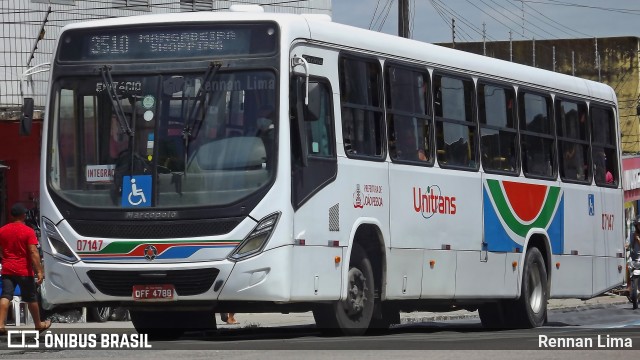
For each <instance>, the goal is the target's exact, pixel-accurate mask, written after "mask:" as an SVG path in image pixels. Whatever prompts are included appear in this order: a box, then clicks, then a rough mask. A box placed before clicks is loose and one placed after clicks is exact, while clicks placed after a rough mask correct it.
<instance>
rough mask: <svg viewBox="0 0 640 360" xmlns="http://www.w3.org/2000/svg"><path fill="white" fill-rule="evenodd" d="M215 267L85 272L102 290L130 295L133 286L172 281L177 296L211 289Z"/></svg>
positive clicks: (120, 294)
mask: <svg viewBox="0 0 640 360" xmlns="http://www.w3.org/2000/svg"><path fill="white" fill-rule="evenodd" d="M219 272H220V270H218V269H189V270H158V271H115V270H89V271H88V272H87V275H88V276H89V279H91V282H93V284H94V285H95V286H96V287H97V288H98V290H100V292H101V293H103V294H105V295H109V296H129V297H130V296H132V293H133V285H160V284H173V285H174V286H175V288H176V293H177V294H178V295H179V296H189V295H198V294H202V293H204V292H205V291H207V290H209V289H210V288H211V285H212V284H213V281H214V280H215V279H216V277H217V276H218V273H219Z"/></svg>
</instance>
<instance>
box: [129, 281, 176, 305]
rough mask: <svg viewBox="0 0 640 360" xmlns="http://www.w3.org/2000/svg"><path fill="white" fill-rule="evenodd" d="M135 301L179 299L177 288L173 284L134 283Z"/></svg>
mask: <svg viewBox="0 0 640 360" xmlns="http://www.w3.org/2000/svg"><path fill="white" fill-rule="evenodd" d="M132 295H133V300H135V301H174V300H177V294H176V289H175V287H174V286H173V285H171V284H163V285H133V294H132Z"/></svg>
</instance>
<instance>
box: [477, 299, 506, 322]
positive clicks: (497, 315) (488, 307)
mask: <svg viewBox="0 0 640 360" xmlns="http://www.w3.org/2000/svg"><path fill="white" fill-rule="evenodd" d="M478 315H479V316H480V322H481V323H482V327H484V328H486V329H503V328H505V327H507V324H506V322H505V318H504V315H505V311H504V309H503V305H502V303H501V302H499V301H497V302H492V303H486V304H482V305H480V307H478Z"/></svg>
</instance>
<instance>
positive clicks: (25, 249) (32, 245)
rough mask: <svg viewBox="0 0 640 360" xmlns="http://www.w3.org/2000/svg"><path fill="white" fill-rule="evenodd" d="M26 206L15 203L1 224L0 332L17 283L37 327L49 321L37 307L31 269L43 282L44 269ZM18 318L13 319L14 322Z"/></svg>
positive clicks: (47, 324) (40, 328) (39, 281)
mask: <svg viewBox="0 0 640 360" xmlns="http://www.w3.org/2000/svg"><path fill="white" fill-rule="evenodd" d="M26 213H27V209H26V208H25V207H24V205H22V204H20V203H16V204H15V205H13V207H12V208H11V216H12V217H13V222H11V223H9V224H7V225H5V226H3V227H2V228H0V254H2V296H1V297H0V332H6V329H5V322H6V320H7V312H8V310H9V302H10V301H11V299H13V292H14V290H15V287H16V285H20V289H21V292H22V300H23V301H24V302H26V303H27V305H28V307H29V312H30V313H31V317H32V318H33V323H34V326H35V329H36V330H39V331H44V330H46V329H48V328H49V327H50V326H51V321H49V320H47V321H44V322H42V321H41V320H40V307H39V306H38V299H37V296H36V286H35V283H34V281H33V277H34V271H33V270H34V269H35V273H36V277H37V280H36V283H37V284H38V285H40V284H42V280H43V279H44V273H43V271H42V265H41V263H40V254H39V253H38V248H37V245H38V239H37V238H36V233H35V231H33V229H32V228H30V227H28V226H27V225H25V223H24V220H25V217H26ZM18 322H19V319H16V324H17V323H18Z"/></svg>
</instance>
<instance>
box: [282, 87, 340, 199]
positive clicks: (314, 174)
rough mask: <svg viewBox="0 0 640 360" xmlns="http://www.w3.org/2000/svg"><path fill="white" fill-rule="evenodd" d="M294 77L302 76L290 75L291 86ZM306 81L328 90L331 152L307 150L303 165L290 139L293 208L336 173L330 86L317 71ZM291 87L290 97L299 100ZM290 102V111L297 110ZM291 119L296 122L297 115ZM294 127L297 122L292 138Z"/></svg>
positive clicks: (311, 195) (332, 178) (336, 157)
mask: <svg viewBox="0 0 640 360" xmlns="http://www.w3.org/2000/svg"><path fill="white" fill-rule="evenodd" d="M296 77H299V78H302V79H304V77H302V76H297V75H293V76H292V77H291V80H292V81H290V86H295V84H296V81H295V78H296ZM309 82H317V83H321V84H323V85H324V86H325V88H326V90H327V91H328V94H329V97H328V99H327V102H328V104H327V106H328V110H329V113H328V116H330V118H331V119H330V124H329V129H328V130H329V133H328V136H329V149H330V151H331V156H319V155H315V154H313V153H311V152H309V151H307V152H306V157H307V166H302V165H300V164H301V161H300V159H299V158H300V157H301V156H303V154H300V151H299V150H300V149H299V150H298V151H296V150H295V146H294V144H293V141H292V143H291V145H292V151H291V154H292V159H291V160H292V165H291V167H292V169H291V178H292V188H291V204H292V206H293V208H294V210H298V209H299V208H300V207H301V206H302V205H304V204H305V203H306V202H307V201H309V200H310V199H311V198H313V196H314V195H315V194H316V193H318V192H319V191H320V190H322V189H324V188H325V187H326V186H327V185H329V184H331V183H332V182H334V181H335V180H336V178H337V177H338V154H337V152H338V151H337V150H338V146H337V144H336V116H335V115H336V114H335V107H334V99H333V86H332V84H331V81H330V80H329V79H328V78H326V77H324V76H320V75H310V76H309ZM292 90H295V91H293V92H292V98H291V99H290V100H293V97H295V98H296V101H303V99H298V96H297V95H295V94H297V91H298V89H290V91H292ZM292 106H293V104H290V108H291V110H290V111H295V112H297V110H296V109H295V108H293V107H292ZM296 108H297V106H296ZM296 116H297V115H296ZM295 121H296V122H297V119H296V120H295ZM305 123H306V121H305ZM297 128H298V126H297V125H296V126H292V127H291V137H292V138H293V137H295V136H299V134H300V133H301V132H300V131H298V129H297ZM304 133H305V135H306V134H308V131H306V129H305V131H304ZM307 140H308V138H307ZM308 145H309V144H308V142H307V146H308ZM296 157H297V158H296Z"/></svg>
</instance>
